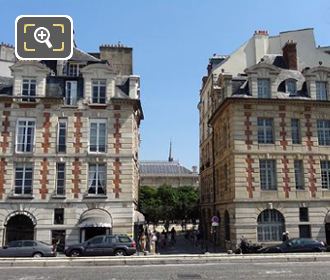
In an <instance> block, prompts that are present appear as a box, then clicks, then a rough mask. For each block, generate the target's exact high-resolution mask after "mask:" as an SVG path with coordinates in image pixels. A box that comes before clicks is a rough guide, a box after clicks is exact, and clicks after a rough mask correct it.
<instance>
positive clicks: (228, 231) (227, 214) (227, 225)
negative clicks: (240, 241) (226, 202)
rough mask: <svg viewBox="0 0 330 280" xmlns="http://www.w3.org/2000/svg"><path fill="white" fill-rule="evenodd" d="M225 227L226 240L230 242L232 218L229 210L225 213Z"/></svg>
mask: <svg viewBox="0 0 330 280" xmlns="http://www.w3.org/2000/svg"><path fill="white" fill-rule="evenodd" d="M224 227H225V240H227V241H230V218H229V213H228V211H227V210H226V212H225V218H224Z"/></svg>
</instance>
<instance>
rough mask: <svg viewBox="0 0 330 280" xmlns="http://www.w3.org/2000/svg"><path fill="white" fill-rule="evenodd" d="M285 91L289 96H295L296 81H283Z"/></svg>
mask: <svg viewBox="0 0 330 280" xmlns="http://www.w3.org/2000/svg"><path fill="white" fill-rule="evenodd" d="M285 91H286V92H287V93H289V94H290V95H296V94H297V81H296V80H293V79H289V80H286V81H285Z"/></svg>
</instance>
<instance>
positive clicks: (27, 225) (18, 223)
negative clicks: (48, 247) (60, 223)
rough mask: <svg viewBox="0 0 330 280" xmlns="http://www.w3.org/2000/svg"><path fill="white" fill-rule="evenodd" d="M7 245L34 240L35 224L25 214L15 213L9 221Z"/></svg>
mask: <svg viewBox="0 0 330 280" xmlns="http://www.w3.org/2000/svg"><path fill="white" fill-rule="evenodd" d="M5 227H6V242H5V243H6V244H7V243H8V242H10V241H14V240H34V227H35V222H34V221H33V220H32V219H31V218H30V217H29V216H27V215H25V214H23V213H13V214H12V215H10V216H9V217H8V219H7V222H6V224H5Z"/></svg>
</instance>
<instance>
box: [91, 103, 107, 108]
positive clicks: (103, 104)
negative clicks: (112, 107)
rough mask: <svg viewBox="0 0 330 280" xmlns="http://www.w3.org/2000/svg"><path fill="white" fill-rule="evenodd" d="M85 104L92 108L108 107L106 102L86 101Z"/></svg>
mask: <svg viewBox="0 0 330 280" xmlns="http://www.w3.org/2000/svg"><path fill="white" fill-rule="evenodd" d="M87 105H88V106H89V107H90V108H92V109H106V108H107V107H108V104H107V103H88V104H87Z"/></svg>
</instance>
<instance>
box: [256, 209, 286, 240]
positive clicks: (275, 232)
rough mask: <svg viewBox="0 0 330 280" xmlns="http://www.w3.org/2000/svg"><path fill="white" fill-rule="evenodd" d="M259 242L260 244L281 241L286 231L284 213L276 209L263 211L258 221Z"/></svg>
mask: <svg viewBox="0 0 330 280" xmlns="http://www.w3.org/2000/svg"><path fill="white" fill-rule="evenodd" d="M257 223H258V225H257V240H258V241H259V242H269V241H281V240H282V234H283V232H284V230H285V220H284V216H283V215H282V213H281V212H280V211H278V210H276V209H266V210H264V211H262V212H261V213H260V214H259V216H258V219H257Z"/></svg>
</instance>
